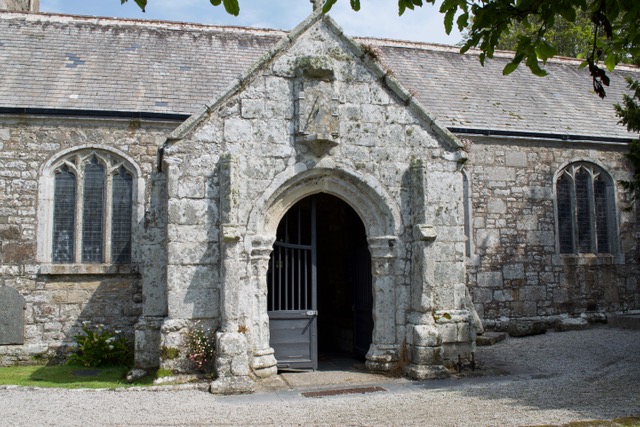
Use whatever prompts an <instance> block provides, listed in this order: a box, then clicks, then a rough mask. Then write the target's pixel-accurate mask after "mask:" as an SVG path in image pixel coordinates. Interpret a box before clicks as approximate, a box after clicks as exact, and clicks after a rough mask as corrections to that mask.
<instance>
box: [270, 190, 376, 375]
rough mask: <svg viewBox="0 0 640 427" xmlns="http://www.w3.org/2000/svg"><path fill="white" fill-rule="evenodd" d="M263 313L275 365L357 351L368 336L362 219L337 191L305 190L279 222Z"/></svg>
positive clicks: (310, 363) (314, 363)
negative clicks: (309, 193) (266, 317)
mask: <svg viewBox="0 0 640 427" xmlns="http://www.w3.org/2000/svg"><path fill="white" fill-rule="evenodd" d="M267 285H268V314H269V319H270V331H271V346H272V347H273V349H274V350H275V356H276V359H277V360H278V366H279V367H280V368H296V369H305V368H307V369H308V368H312V369H317V368H318V353H320V354H321V357H320V360H321V361H323V360H325V361H330V360H332V359H333V360H336V359H337V358H344V357H345V356H347V357H354V356H355V357H358V358H361V359H362V358H364V356H365V355H366V353H367V351H368V349H369V346H370V344H371V340H372V332H373V314H372V305H373V292H372V280H371V256H370V254H369V249H368V244H367V239H366V232H365V228H364V224H363V223H362V221H361V220H360V218H359V216H358V214H357V213H356V212H355V211H354V210H353V209H352V208H351V207H350V206H349V205H348V204H347V203H345V202H344V201H342V200H341V199H339V198H337V197H334V196H331V195H328V194H323V193H320V194H316V195H313V196H309V197H307V198H305V199H303V200H301V201H300V202H298V203H297V204H296V205H294V206H293V207H292V208H291V209H290V210H289V211H288V212H287V213H286V214H285V216H284V217H283V219H282V220H281V222H280V225H279V226H278V232H277V237H276V243H275V244H274V251H273V253H272V255H271V261H270V266H269V272H268V273H267Z"/></svg>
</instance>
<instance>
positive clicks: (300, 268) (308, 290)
mask: <svg viewBox="0 0 640 427" xmlns="http://www.w3.org/2000/svg"><path fill="white" fill-rule="evenodd" d="M316 242H317V236H316V201H315V199H314V198H310V199H308V200H305V201H303V202H301V203H298V204H297V205H295V206H294V207H293V208H291V209H290V210H289V212H287V214H286V215H285V216H284V218H283V219H282V221H281V222H280V225H279V226H278V234H277V237H276V242H275V243H274V245H273V252H272V254H271V259H270V261H269V271H268V273H267V286H268V295H267V306H268V308H267V310H268V315H269V330H270V334H271V339H270V345H271V347H272V348H273V349H274V351H275V357H276V360H277V361H278V367H279V368H294V369H317V368H318V352H317V328H318V322H317V314H318V312H317V306H318V302H317V297H316V291H317V268H316V266H317V254H316V247H317V244H316Z"/></svg>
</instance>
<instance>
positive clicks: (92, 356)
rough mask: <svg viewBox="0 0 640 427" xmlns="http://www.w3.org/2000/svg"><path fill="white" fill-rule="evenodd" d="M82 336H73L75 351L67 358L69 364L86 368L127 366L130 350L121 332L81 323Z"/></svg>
mask: <svg viewBox="0 0 640 427" xmlns="http://www.w3.org/2000/svg"><path fill="white" fill-rule="evenodd" d="M82 332H83V333H82V334H79V335H76V336H74V337H73V338H74V340H75V342H76V344H77V348H76V351H75V352H74V353H73V354H72V355H71V356H70V357H69V361H68V363H69V364H78V365H83V366H87V367H96V366H104V365H129V364H130V362H131V356H132V352H131V348H130V345H129V340H127V339H126V338H125V337H124V336H122V335H121V334H122V332H121V331H118V330H116V331H113V332H112V331H111V330H110V329H108V328H106V327H105V326H104V325H97V326H91V322H82Z"/></svg>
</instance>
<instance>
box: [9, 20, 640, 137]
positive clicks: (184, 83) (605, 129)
mask: <svg viewBox="0 0 640 427" xmlns="http://www.w3.org/2000/svg"><path fill="white" fill-rule="evenodd" d="M0 34H2V42H0V43H1V44H0V107H21V108H26V107H34V108H73V109H87V110H96V109H108V110H116V111H140V112H156V113H180V114H192V113H194V112H195V111H197V110H198V109H199V108H200V107H201V106H202V105H205V103H206V102H207V101H209V100H211V99H213V98H214V97H215V96H216V95H218V94H221V92H222V91H223V90H224V89H225V88H226V87H227V85H228V84H229V83H230V82H232V81H233V79H235V78H237V76H239V75H240V74H241V73H242V72H243V71H244V70H246V69H248V68H249V67H250V66H251V65H252V64H253V63H254V62H255V61H256V60H257V59H258V58H259V57H260V56H261V55H262V54H263V53H265V52H266V51H268V50H269V49H271V48H273V47H274V46H275V45H276V44H277V43H278V42H279V41H280V39H281V38H282V37H284V36H285V35H286V32H283V31H279V30H266V29H264V30H263V29H254V28H239V27H221V26H206V25H198V24H181V23H168V22H153V21H136V20H119V19H108V18H93V17H78V16H64V15H48V14H23V13H12V12H0ZM355 40H356V41H357V42H360V43H362V44H369V45H372V46H375V47H377V48H378V50H379V51H380V52H381V57H380V60H381V62H382V63H383V64H384V65H385V66H386V67H387V68H389V69H391V70H393V73H394V75H395V76H396V77H397V78H398V79H399V80H400V82H401V83H402V84H403V85H404V86H405V87H406V88H407V89H408V90H411V91H413V92H414V93H415V96H416V98H417V99H418V100H419V101H420V102H421V103H422V104H423V105H424V106H425V107H426V109H427V110H428V111H429V112H430V113H431V114H432V115H433V116H434V117H435V118H437V119H438V120H439V121H440V122H441V123H442V124H444V125H445V126H448V127H465V128H474V129H490V130H523V131H537V132H545V133H554V134H572V135H588V136H602V137H622V138H629V137H631V136H632V135H630V134H629V133H628V132H627V131H626V129H624V127H623V126H621V125H619V124H618V123H617V122H618V119H617V118H616V116H615V113H614V110H613V108H612V104H613V103H614V102H619V101H620V100H621V97H622V93H623V91H624V90H625V89H626V88H625V84H624V81H623V77H624V76H625V75H632V76H634V77H635V78H640V71H639V70H638V69H637V68H634V67H620V68H619V69H617V70H616V71H615V72H613V73H610V76H611V80H612V81H611V87H610V88H609V89H608V91H607V92H608V97H607V98H606V99H605V100H600V99H599V98H598V97H597V96H595V95H594V94H593V93H592V89H591V79H590V77H589V75H588V72H587V71H586V70H585V69H578V67H577V66H578V62H577V61H576V60H568V59H558V60H552V61H550V62H549V63H548V64H547V67H546V68H547V70H548V71H549V75H548V76H547V77H544V78H539V77H536V76H534V75H532V74H531V73H530V72H529V71H528V70H527V69H526V68H525V67H520V68H519V69H518V70H516V71H515V72H514V73H512V74H511V75H509V76H502V68H503V67H504V65H505V64H506V63H507V62H508V61H509V60H510V59H509V54H497V55H496V57H495V58H493V59H491V60H487V61H486V65H485V67H482V66H480V64H479V62H478V58H477V54H474V53H470V54H466V55H460V54H459V53H457V48H454V47H447V46H439V45H431V44H425V43H414V42H403V41H397V40H382V39H365V38H356V39H355Z"/></svg>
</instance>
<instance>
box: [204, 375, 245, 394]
mask: <svg viewBox="0 0 640 427" xmlns="http://www.w3.org/2000/svg"><path fill="white" fill-rule="evenodd" d="M255 389H256V385H255V383H254V382H253V380H252V379H251V378H249V377H222V378H218V379H216V380H214V381H212V382H211V385H210V386H209V392H210V393H212V394H247V393H253V392H254V391H255Z"/></svg>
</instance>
